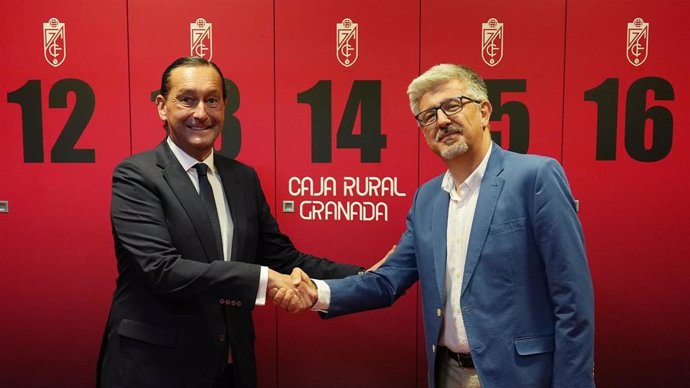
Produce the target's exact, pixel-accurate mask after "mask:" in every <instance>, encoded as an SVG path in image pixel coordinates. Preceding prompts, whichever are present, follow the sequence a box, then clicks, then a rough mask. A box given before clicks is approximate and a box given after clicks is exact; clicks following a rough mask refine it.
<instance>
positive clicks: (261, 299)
mask: <svg viewBox="0 0 690 388" xmlns="http://www.w3.org/2000/svg"><path fill="white" fill-rule="evenodd" d="M266 288H268V267H265V266H263V265H262V266H261V274H260V275H259V289H258V290H257V292H256V302H254V304H255V305H256V306H265V305H266Z"/></svg>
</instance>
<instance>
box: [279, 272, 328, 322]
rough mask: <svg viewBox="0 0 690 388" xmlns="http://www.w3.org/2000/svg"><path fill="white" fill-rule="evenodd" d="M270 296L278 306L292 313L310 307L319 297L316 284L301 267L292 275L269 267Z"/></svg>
mask: <svg viewBox="0 0 690 388" xmlns="http://www.w3.org/2000/svg"><path fill="white" fill-rule="evenodd" d="M268 297H269V298H270V299H271V300H272V301H273V303H274V304H275V305H276V306H279V307H281V308H283V309H285V310H286V311H288V312H291V313H298V312H301V311H304V310H308V309H310V308H311V307H312V306H313V305H314V304H315V303H316V300H317V298H318V294H317V291H316V285H315V284H314V282H312V280H311V279H309V276H308V275H307V274H306V273H305V272H304V271H302V270H301V269H299V268H295V269H293V270H292V273H291V274H290V275H283V274H281V273H278V272H276V271H274V270H271V269H269V272H268Z"/></svg>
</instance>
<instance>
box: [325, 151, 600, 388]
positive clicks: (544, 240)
mask: <svg viewBox="0 0 690 388" xmlns="http://www.w3.org/2000/svg"><path fill="white" fill-rule="evenodd" d="M442 179H443V176H439V177H437V178H434V179H432V180H431V181H429V182H427V183H425V184H424V185H423V186H421V187H420V188H419V189H418V190H417V192H416V194H415V197H414V203H413V204H412V208H411V209H410V211H409V214H408V216H407V228H406V230H405V232H404V233H403V235H402V237H401V239H400V241H399V242H398V247H397V249H396V250H395V252H394V253H393V254H392V255H391V256H390V257H389V258H388V260H386V262H385V263H384V264H383V265H382V266H381V267H380V268H379V269H378V270H377V271H375V272H369V273H366V274H364V275H359V276H350V277H348V278H345V279H339V280H329V281H327V283H328V285H329V287H330V288H331V303H330V307H329V310H328V312H327V313H326V314H324V317H326V318H329V317H335V316H339V315H343V314H349V313H353V312H357V311H364V310H370V309H375V308H381V307H387V306H390V305H391V304H393V302H395V300H397V299H398V298H399V297H400V296H402V295H403V294H404V293H405V291H406V290H407V289H408V288H409V287H410V286H412V285H413V284H414V282H415V281H417V280H419V281H420V288H421V291H422V301H423V307H422V308H423V317H424V334H425V344H426V346H425V350H426V354H427V363H428V370H429V375H428V379H429V387H432V388H433V387H435V375H434V373H435V371H434V369H435V368H434V365H435V361H436V350H437V348H438V341H439V335H440V333H441V324H442V321H443V313H444V311H445V310H444V304H443V300H444V294H445V275H446V274H445V272H446V226H447V222H448V203H449V200H450V199H449V194H448V193H447V192H446V191H443V190H442V188H441V182H442ZM458 302H460V304H461V306H462V315H463V319H464V322H465V328H466V330H467V337H468V339H469V343H470V349H471V353H472V358H473V359H474V362H475V367H476V369H477V373H478V374H479V379H480V382H481V384H482V388H504V387H512V388H521V387H524V388H541V387H544V388H546V387H552V388H568V387H594V377H593V354H594V296H593V290H592V282H591V277H590V273H589V268H588V265H587V258H586V255H585V248H584V240H583V235H582V227H581V225H580V222H579V220H578V218H577V213H576V209H575V201H574V199H573V196H572V194H571V192H570V189H569V187H568V183H567V181H566V177H565V174H564V172H563V169H562V168H561V166H560V165H559V164H558V162H556V161H555V160H553V159H551V158H546V157H541V156H535V155H521V154H517V153H514V152H510V151H505V150H503V149H501V148H500V147H499V146H498V145H497V144H493V147H492V151H491V155H490V157H489V161H488V165H487V169H486V172H485V175H484V178H483V180H482V183H481V189H480V191H479V198H478V201H477V208H476V212H475V215H474V221H473V223H472V229H471V233H470V241H469V246H468V251H467V261H466V264H465V273H464V279H463V285H462V291H461V297H460V301H458Z"/></svg>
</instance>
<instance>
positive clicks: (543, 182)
mask: <svg viewBox="0 0 690 388" xmlns="http://www.w3.org/2000/svg"><path fill="white" fill-rule="evenodd" d="M534 187H535V193H534V197H533V198H534V207H533V209H534V212H535V215H534V219H535V220H536V221H535V235H536V238H537V244H538V247H539V250H540V254H541V255H542V257H543V259H544V265H545V268H546V273H547V279H548V283H549V292H550V295H551V299H552V301H553V305H554V314H555V317H556V323H555V325H556V326H555V345H556V349H555V354H554V370H553V382H552V386H553V387H592V386H594V381H593V359H594V292H593V287H592V280H591V276H590V272H589V267H588V264H587V257H586V253H585V246H584V237H583V233H582V227H581V225H580V221H579V219H578V217H577V213H576V210H575V201H574V199H573V197H572V194H571V192H570V188H569V187H568V183H567V180H566V177H565V173H564V172H563V169H562V168H561V166H560V165H559V164H558V163H557V162H556V161H555V160H553V159H546V160H545V162H544V163H541V164H540V165H539V168H538V171H537V177H536V182H535V186H534Z"/></svg>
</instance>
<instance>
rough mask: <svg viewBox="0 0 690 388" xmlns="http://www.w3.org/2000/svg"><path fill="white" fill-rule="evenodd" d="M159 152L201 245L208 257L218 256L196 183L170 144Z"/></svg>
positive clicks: (159, 147)
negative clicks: (190, 177) (171, 149)
mask: <svg viewBox="0 0 690 388" xmlns="http://www.w3.org/2000/svg"><path fill="white" fill-rule="evenodd" d="M156 151H157V153H158V166H159V167H160V168H161V169H162V170H163V178H164V179H165V181H166V182H167V183H168V185H169V186H170V189H171V190H172V191H173V193H175V196H176V197H177V199H178V201H180V204H182V207H183V208H184V210H185V212H186V213H187V216H189V219H190V220H191V221H192V225H194V229H196V231H197V236H198V237H199V240H200V241H201V246H202V247H203V249H204V252H205V253H206V257H208V258H210V259H212V258H215V257H217V256H218V252H216V251H217V250H218V249H217V248H216V241H215V239H214V237H213V236H214V234H213V228H212V227H211V221H210V220H209V219H208V215H207V214H206V211H205V210H204V206H203V205H202V203H201V198H200V197H199V193H197V191H196V189H195V188H194V184H193V183H192V181H191V180H190V179H189V175H188V174H187V172H186V171H184V170H183V169H182V166H181V165H180V163H179V162H178V161H177V159H176V158H175V155H174V154H173V153H172V151H170V148H168V145H167V144H165V142H163V144H161V145H159V146H158V147H157V148H156ZM209 261H210V260H209Z"/></svg>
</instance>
